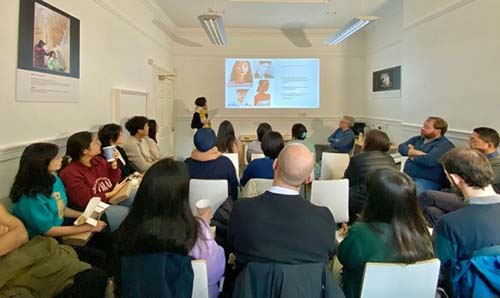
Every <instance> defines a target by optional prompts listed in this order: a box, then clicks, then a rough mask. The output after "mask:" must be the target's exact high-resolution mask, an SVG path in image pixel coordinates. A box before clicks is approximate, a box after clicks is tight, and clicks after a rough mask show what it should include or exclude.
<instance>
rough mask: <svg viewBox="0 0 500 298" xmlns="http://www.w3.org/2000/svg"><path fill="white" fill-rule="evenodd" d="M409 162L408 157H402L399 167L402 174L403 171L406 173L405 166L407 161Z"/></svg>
mask: <svg viewBox="0 0 500 298" xmlns="http://www.w3.org/2000/svg"><path fill="white" fill-rule="evenodd" d="M407 160H408V156H401V159H400V163H399V167H400V168H399V170H400V171H401V172H403V171H404V169H405V164H406V161H407Z"/></svg>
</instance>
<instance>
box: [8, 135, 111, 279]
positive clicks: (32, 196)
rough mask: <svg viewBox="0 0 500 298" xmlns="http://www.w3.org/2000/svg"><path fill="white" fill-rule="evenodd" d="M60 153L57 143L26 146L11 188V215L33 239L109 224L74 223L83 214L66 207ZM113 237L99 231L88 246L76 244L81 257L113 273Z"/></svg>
mask: <svg viewBox="0 0 500 298" xmlns="http://www.w3.org/2000/svg"><path fill="white" fill-rule="evenodd" d="M58 152H59V148H58V147H57V145H54V144H50V143H35V144H32V145H30V146H28V147H26V149H24V152H23V154H22V156H21V160H20V162H19V170H18V172H17V174H16V177H15V179H14V183H13V185H12V188H11V191H10V198H11V200H12V202H14V207H13V209H12V214H13V215H15V216H16V217H18V218H19V219H20V220H21V221H22V222H23V224H24V226H25V227H26V229H27V230H28V235H29V238H30V239H32V238H34V237H35V236H38V235H42V236H49V237H54V238H59V239H60V237H63V236H69V235H75V234H79V233H84V232H97V233H99V232H101V231H102V230H103V229H104V228H105V227H106V223H105V222H103V221H98V222H97V225H96V226H92V225H89V224H83V225H78V226H75V225H74V224H73V222H74V221H75V219H76V218H78V217H79V216H80V215H81V214H82V213H81V212H80V211H76V210H74V209H71V208H69V207H67V204H68V199H67V197H66V191H65V189H64V185H63V183H62V181H61V179H60V178H59V177H58V176H57V174H56V172H57V171H58V170H59V169H60V168H61V162H62V158H61V157H60V156H59V155H58ZM110 236H111V235H110V234H106V233H104V234H101V233H99V234H96V235H95V236H94V237H92V238H91V239H90V242H89V243H88V244H87V245H86V246H84V247H75V250H76V252H77V254H78V256H79V257H80V259H81V260H82V261H84V262H87V263H90V264H92V265H93V266H98V267H100V268H102V269H109V272H111V267H109V268H108V266H107V265H106V255H109V256H111V253H112V241H111V237H110Z"/></svg>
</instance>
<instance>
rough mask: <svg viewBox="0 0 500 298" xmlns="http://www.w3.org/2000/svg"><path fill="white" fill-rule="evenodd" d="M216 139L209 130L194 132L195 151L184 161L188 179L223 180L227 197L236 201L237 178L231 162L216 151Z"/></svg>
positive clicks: (201, 129)
mask: <svg viewBox="0 0 500 298" xmlns="http://www.w3.org/2000/svg"><path fill="white" fill-rule="evenodd" d="M216 139H217V137H216V136H215V132H214V131H213V130H212V129H211V128H200V129H198V130H197V131H196V133H195V134H194V137H193V140H194V146H195V147H196V149H195V150H193V152H192V153H191V157H189V158H188V159H186V161H185V162H186V164H187V167H188V171H189V178H194V179H225V180H227V186H228V194H229V196H230V197H231V198H232V199H233V200H236V199H238V177H236V171H235V170H234V166H233V163H232V162H231V160H230V159H229V158H228V157H226V156H224V155H222V153H220V152H219V151H218V150H217V147H216V146H215V143H216ZM213 211H214V212H215V211H216V210H213Z"/></svg>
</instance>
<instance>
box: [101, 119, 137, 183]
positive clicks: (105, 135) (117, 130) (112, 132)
mask: <svg viewBox="0 0 500 298" xmlns="http://www.w3.org/2000/svg"><path fill="white" fill-rule="evenodd" d="M97 135H98V137H99V141H100V142H101V150H102V148H104V147H108V146H114V147H115V148H116V150H117V152H118V160H117V161H118V166H119V167H120V171H121V180H123V179H125V178H127V177H128V176H130V175H132V174H133V173H135V172H137V168H136V167H135V166H134V165H132V163H131V162H130V160H129V159H128V155H127V153H126V152H125V150H123V148H122V147H121V146H120V145H121V144H122V143H123V131H122V128H121V126H120V125H118V124H114V123H110V124H106V125H104V126H103V127H101V128H100V129H99V132H98V134H97Z"/></svg>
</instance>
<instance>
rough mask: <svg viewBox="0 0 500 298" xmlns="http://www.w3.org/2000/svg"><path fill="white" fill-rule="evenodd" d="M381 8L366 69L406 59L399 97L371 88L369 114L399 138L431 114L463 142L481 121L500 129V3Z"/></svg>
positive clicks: (423, 0)
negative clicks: (378, 94) (382, 96)
mask: <svg viewBox="0 0 500 298" xmlns="http://www.w3.org/2000/svg"><path fill="white" fill-rule="evenodd" d="M382 10H383V11H381V15H382V16H383V17H384V18H383V19H381V20H379V21H377V22H376V23H374V25H373V27H371V28H370V29H369V30H367V33H368V34H367V49H368V53H367V71H368V75H369V76H371V72H372V71H373V70H379V69H383V68H386V67H391V66H395V65H401V66H402V97H401V99H374V98H373V96H371V95H370V93H369V94H368V96H367V98H366V103H365V105H366V110H365V111H363V113H364V115H366V116H367V120H368V121H369V122H375V123H377V124H376V125H380V124H381V123H382V127H383V128H386V127H387V128H388V130H389V132H390V134H391V138H392V139H394V140H396V141H400V140H402V139H405V138H406V137H408V136H409V135H412V134H416V133H418V126H419V125H421V123H422V122H423V121H424V120H425V118H426V117H427V116H429V115H431V114H432V115H439V116H442V117H444V118H445V119H446V120H447V121H448V123H449V126H450V132H449V137H450V138H452V140H453V141H454V142H455V143H456V144H458V145H463V144H464V143H465V140H466V139H467V135H468V132H469V131H471V130H472V128H474V127H476V126H480V125H481V126H483V125H486V126H491V127H493V128H496V129H499V128H500V119H499V118H498V117H497V114H498V113H497V111H496V109H495V107H496V104H497V103H498V101H499V99H500V84H498V79H499V74H498V69H500V59H498V53H499V52H500V39H499V38H498V28H500V19H499V18H498V17H497V12H498V11H499V10H500V1H495V0H484V1H483V0H442V1H435V0H405V1H404V3H403V2H402V1H399V0H393V1H391V2H389V4H388V5H386V7H383V8H382ZM368 85H369V88H370V89H371V83H370V82H369V81H368ZM386 119H392V120H395V121H385V120H386ZM398 122H399V124H398ZM385 125H386V126H385Z"/></svg>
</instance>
